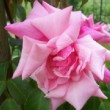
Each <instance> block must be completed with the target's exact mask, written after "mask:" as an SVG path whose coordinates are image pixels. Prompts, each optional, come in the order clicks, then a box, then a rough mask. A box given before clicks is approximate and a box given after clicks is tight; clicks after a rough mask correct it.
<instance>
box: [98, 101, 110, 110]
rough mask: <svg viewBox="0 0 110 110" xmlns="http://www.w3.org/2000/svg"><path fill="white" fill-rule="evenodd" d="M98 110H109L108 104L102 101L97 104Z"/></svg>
mask: <svg viewBox="0 0 110 110" xmlns="http://www.w3.org/2000/svg"><path fill="white" fill-rule="evenodd" d="M98 110H110V104H108V103H106V102H102V103H101V104H100V106H99V109H98Z"/></svg>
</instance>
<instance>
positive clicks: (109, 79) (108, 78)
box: [103, 68, 110, 83]
mask: <svg viewBox="0 0 110 110" xmlns="http://www.w3.org/2000/svg"><path fill="white" fill-rule="evenodd" d="M103 82H106V83H110V71H109V70H108V69H107V68H105V71H104V79H103Z"/></svg>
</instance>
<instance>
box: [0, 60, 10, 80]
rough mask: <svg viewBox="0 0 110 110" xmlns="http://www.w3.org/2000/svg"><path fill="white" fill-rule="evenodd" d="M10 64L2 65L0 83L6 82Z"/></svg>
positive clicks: (0, 66)
mask: <svg viewBox="0 0 110 110" xmlns="http://www.w3.org/2000/svg"><path fill="white" fill-rule="evenodd" d="M8 66H9V62H4V63H0V81H4V80H6V76H7V69H8Z"/></svg>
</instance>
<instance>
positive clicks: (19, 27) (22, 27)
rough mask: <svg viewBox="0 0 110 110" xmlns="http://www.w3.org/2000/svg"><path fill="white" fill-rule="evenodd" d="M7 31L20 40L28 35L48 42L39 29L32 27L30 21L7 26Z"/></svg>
mask: <svg viewBox="0 0 110 110" xmlns="http://www.w3.org/2000/svg"><path fill="white" fill-rule="evenodd" d="M5 29H6V30H7V31H9V32H11V33H13V34H15V35H17V36H18V37H20V38H23V36H24V35H26V36H29V37H31V38H33V39H37V40H46V38H45V36H44V35H43V34H42V33H41V32H40V31H39V30H38V29H36V28H35V27H33V26H32V24H31V23H30V20H26V21H24V22H19V23H14V24H10V25H7V26H6V27H5Z"/></svg>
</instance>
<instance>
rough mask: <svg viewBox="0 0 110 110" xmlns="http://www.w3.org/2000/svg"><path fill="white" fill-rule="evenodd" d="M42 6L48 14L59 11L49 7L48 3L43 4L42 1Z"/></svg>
mask: <svg viewBox="0 0 110 110" xmlns="http://www.w3.org/2000/svg"><path fill="white" fill-rule="evenodd" d="M42 5H43V6H44V8H45V9H46V10H47V11H48V13H53V12H55V11H59V10H60V9H58V8H55V7H53V6H51V5H49V4H48V3H46V2H44V1H43V3H42Z"/></svg>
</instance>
